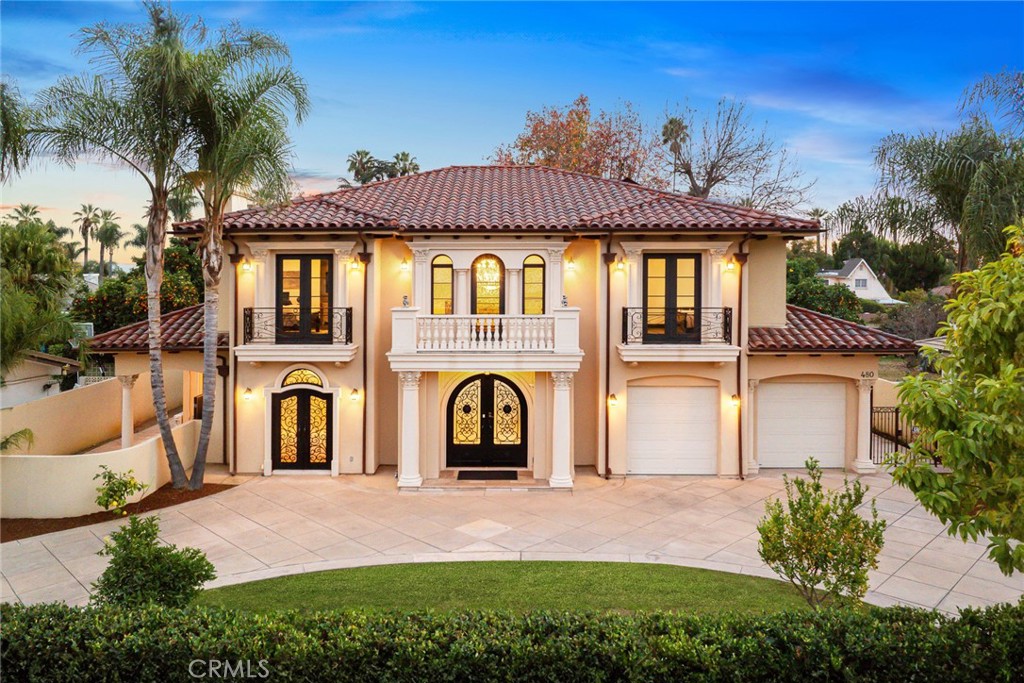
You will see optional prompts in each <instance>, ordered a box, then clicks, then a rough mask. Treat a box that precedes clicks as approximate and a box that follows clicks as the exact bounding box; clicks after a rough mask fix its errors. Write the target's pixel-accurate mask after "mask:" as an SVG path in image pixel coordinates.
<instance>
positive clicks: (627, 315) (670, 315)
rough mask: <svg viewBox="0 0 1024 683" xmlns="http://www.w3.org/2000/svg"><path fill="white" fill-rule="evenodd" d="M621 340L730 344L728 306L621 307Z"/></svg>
mask: <svg viewBox="0 0 1024 683" xmlns="http://www.w3.org/2000/svg"><path fill="white" fill-rule="evenodd" d="M622 342H623V343H624V344H731V343H732V309H731V308H707V307H701V308H623V309H622Z"/></svg>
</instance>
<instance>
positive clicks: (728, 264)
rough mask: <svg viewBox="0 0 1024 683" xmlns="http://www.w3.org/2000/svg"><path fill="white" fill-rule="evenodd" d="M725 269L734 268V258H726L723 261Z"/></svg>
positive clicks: (730, 270)
mask: <svg viewBox="0 0 1024 683" xmlns="http://www.w3.org/2000/svg"><path fill="white" fill-rule="evenodd" d="M725 269H726V270H728V271H729V272H732V271H734V270H736V259H734V258H730V259H727V260H726V262H725Z"/></svg>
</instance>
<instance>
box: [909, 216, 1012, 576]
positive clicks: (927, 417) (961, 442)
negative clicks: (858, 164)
mask: <svg viewBox="0 0 1024 683" xmlns="http://www.w3.org/2000/svg"><path fill="white" fill-rule="evenodd" d="M1006 233H1007V235H1008V236H1009V243H1008V246H1007V252H1006V253H1005V254H1004V255H1003V257H1002V258H1001V259H999V260H996V261H993V262H991V263H988V264H986V265H984V266H982V267H981V268H979V269H978V270H975V271H971V272H966V273H962V274H960V275H957V276H954V282H955V283H956V287H957V296H956V298H955V299H953V300H951V301H949V302H948V303H947V304H946V311H947V313H948V314H949V317H948V320H947V322H946V323H944V324H943V325H942V326H940V328H939V334H940V335H944V336H945V338H946V353H945V354H938V353H931V354H930V356H929V357H930V359H931V361H932V363H933V364H934V366H935V369H936V370H937V372H939V373H940V375H939V376H938V377H929V376H925V375H919V376H916V377H909V378H907V379H906V380H904V381H903V383H901V385H900V392H899V400H900V408H901V409H902V410H903V412H904V414H905V415H906V416H907V419H908V420H909V421H910V423H911V424H913V425H914V426H915V427H916V428H917V429H918V430H919V431H918V432H917V437H916V438H915V440H914V442H913V443H912V444H911V449H910V450H909V451H908V452H905V453H894V454H893V455H892V456H891V458H892V464H893V466H894V467H893V478H894V479H895V481H896V482H897V483H898V484H900V485H901V486H905V487H907V488H908V489H910V490H911V491H913V492H914V495H915V496H917V499H918V500H919V501H920V502H921V505H922V506H924V508H925V509H926V510H928V511H929V512H931V513H932V514H934V515H935V516H936V517H938V518H939V520H941V521H942V522H944V523H946V524H948V525H949V533H950V535H956V536H959V537H960V538H963V539H968V538H969V539H972V540H976V539H977V538H978V537H980V536H984V537H986V538H987V539H988V540H989V557H991V558H992V559H993V560H995V561H996V562H997V563H998V564H999V568H1000V569H1002V571H1003V572H1004V573H1006V574H1011V573H1012V572H1014V571H1022V570H1024V229H1022V228H1021V227H1020V226H1011V227H1009V228H1007V229H1006ZM935 461H938V462H940V463H941V464H942V468H941V469H937V468H936V467H935V465H934V463H935Z"/></svg>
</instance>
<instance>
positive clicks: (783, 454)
mask: <svg viewBox="0 0 1024 683" xmlns="http://www.w3.org/2000/svg"><path fill="white" fill-rule="evenodd" d="M845 451H846V385H845V384H842V383H840V382H829V383H820V384H818V383H816V384H798V383H781V382H769V383H765V382H762V383H761V385H760V386H759V387H758V388H757V462H758V465H759V466H760V467H803V466H804V462H805V461H806V460H807V458H809V457H811V456H814V457H815V458H817V459H818V462H819V463H821V466H822V467H843V465H844V461H845V458H844V453H845Z"/></svg>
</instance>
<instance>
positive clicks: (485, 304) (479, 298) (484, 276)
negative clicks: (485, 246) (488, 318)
mask: <svg viewBox="0 0 1024 683" xmlns="http://www.w3.org/2000/svg"><path fill="white" fill-rule="evenodd" d="M504 275H505V268H504V266H503V265H502V263H501V260H500V259H498V257H497V256H481V257H480V258H478V259H477V260H476V261H474V262H473V314H475V315H501V314H502V313H504V312H505V296H504V294H505V293H504V291H503V290H504V285H505V277H504Z"/></svg>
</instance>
